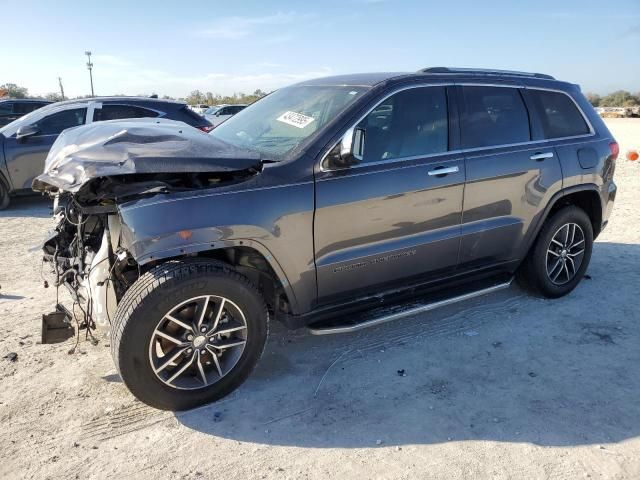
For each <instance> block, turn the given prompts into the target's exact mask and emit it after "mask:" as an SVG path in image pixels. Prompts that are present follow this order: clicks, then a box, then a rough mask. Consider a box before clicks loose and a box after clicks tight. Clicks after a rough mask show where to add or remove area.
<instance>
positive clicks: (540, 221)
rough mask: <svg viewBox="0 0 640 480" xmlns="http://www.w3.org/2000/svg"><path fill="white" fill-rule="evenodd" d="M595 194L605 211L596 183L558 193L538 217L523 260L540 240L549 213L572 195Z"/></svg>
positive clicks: (526, 244)
mask: <svg viewBox="0 0 640 480" xmlns="http://www.w3.org/2000/svg"><path fill="white" fill-rule="evenodd" d="M588 191H591V192H595V193H596V194H597V195H598V198H599V199H600V209H601V212H604V211H605V205H604V202H603V199H602V192H601V190H600V188H598V186H597V185H596V184H594V183H586V184H583V185H574V186H572V187H567V188H563V189H562V190H560V191H558V192H556V193H555V194H554V195H553V196H552V197H551V199H550V200H549V202H548V203H547V206H546V207H545V208H544V210H543V211H542V213H541V214H539V215H538V219H537V220H536V221H535V226H534V227H533V228H532V229H531V233H530V234H529V235H528V238H527V240H526V241H525V243H524V248H523V250H522V252H523V254H522V256H521V258H524V257H525V256H526V254H527V252H528V251H529V250H530V249H531V246H532V245H533V242H534V241H535V239H536V238H538V234H539V233H540V230H542V226H543V225H544V222H546V220H547V218H549V213H550V212H551V210H552V209H553V207H554V206H555V205H556V204H557V203H558V202H559V201H560V200H561V199H562V198H564V197H566V196H568V195H571V194H573V193H577V192H588ZM600 227H602V226H600Z"/></svg>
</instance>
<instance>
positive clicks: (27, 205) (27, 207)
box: [0, 195, 52, 218]
mask: <svg viewBox="0 0 640 480" xmlns="http://www.w3.org/2000/svg"><path fill="white" fill-rule="evenodd" d="M51 205H52V203H51V199H50V198H49V197H43V196H42V195H25V196H18V197H12V198H11V203H10V204H9V207H8V208H7V209H5V210H0V218H7V217H16V218H25V217H33V218H46V217H50V216H51Z"/></svg>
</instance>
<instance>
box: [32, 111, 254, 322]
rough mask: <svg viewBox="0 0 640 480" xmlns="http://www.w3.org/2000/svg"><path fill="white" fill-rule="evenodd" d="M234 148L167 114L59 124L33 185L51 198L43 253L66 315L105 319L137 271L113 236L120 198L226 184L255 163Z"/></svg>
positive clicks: (118, 230) (117, 233)
mask: <svg viewBox="0 0 640 480" xmlns="http://www.w3.org/2000/svg"><path fill="white" fill-rule="evenodd" d="M237 155H238V151H236V150H235V147H231V146H228V145H225V144H222V145H221V144H220V142H219V141H217V140H215V139H213V138H212V137H210V136H209V135H207V134H205V133H203V132H200V131H197V130H196V129H193V128H190V127H187V126H186V125H184V124H181V123H180V122H173V121H164V122H157V121H156V122H150V121H149V120H146V121H144V120H143V121H135V120H134V121H126V122H117V121H115V122H100V123H97V124H92V125H87V126H83V127H79V128H74V129H69V130H66V131H65V132H63V134H62V135H60V137H59V138H58V140H57V141H56V143H55V144H54V146H53V147H52V149H51V151H50V153H49V156H48V158H47V161H46V164H45V171H44V173H43V174H42V175H40V176H39V177H38V178H36V180H35V181H34V183H33V188H34V190H36V191H40V192H43V193H47V194H49V195H51V196H52V197H53V198H54V221H55V230H54V232H53V233H52V234H51V235H50V236H49V237H48V238H47V239H46V241H45V242H44V245H43V250H44V261H45V262H47V263H48V264H50V265H51V268H52V271H53V274H54V277H55V280H54V282H55V283H54V285H55V287H56V288H59V287H61V286H64V287H66V288H67V289H68V290H69V292H70V294H71V296H72V299H73V302H74V305H73V308H72V311H71V313H69V314H68V316H73V317H75V313H76V312H75V307H76V306H77V307H78V308H79V310H80V311H81V312H82V317H84V319H83V322H84V324H85V326H86V327H87V328H88V329H93V328H95V327H97V326H108V325H109V324H110V322H111V319H112V318H113V315H114V314H115V310H116V308H117V305H118V302H119V300H120V299H121V298H122V296H123V295H124V294H125V292H126V291H127V290H128V289H129V287H130V286H131V285H132V284H133V283H134V282H135V281H136V280H137V279H138V278H139V277H140V275H141V274H142V273H144V272H143V271H142V269H141V267H140V266H139V265H138V263H137V262H136V261H135V259H134V258H133V257H132V256H131V255H130V253H129V252H128V251H127V250H126V248H125V246H123V245H122V244H121V235H120V233H121V220H120V216H119V212H118V206H119V205H120V204H122V203H125V202H129V201H132V200H135V199H138V198H141V197H145V196H152V195H161V194H168V193H177V192H185V191H194V190H201V189H208V188H214V187H220V186H226V185H231V184H234V183H237V182H241V181H244V180H246V179H247V178H250V177H252V176H254V175H256V174H257V173H259V172H260V171H261V168H262V165H261V162H260V160H259V158H256V156H255V155H254V154H249V153H247V154H246V156H244V158H245V159H242V157H241V158H240V159H238V158H234V157H235V156H237ZM151 266H152V264H148V265H145V268H150V267H151ZM57 308H63V307H61V306H60V305H58V306H57ZM44 330H45V329H44V325H43V332H44Z"/></svg>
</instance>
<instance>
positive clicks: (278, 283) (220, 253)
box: [139, 239, 297, 313]
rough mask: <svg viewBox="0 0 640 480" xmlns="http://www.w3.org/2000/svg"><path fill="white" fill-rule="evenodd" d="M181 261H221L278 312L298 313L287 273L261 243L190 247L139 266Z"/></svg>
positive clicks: (150, 258)
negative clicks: (248, 281)
mask: <svg viewBox="0 0 640 480" xmlns="http://www.w3.org/2000/svg"><path fill="white" fill-rule="evenodd" d="M181 258H202V259H211V260H218V261H221V262H223V263H224V264H226V265H229V266H230V267H232V268H234V269H235V270H237V271H239V273H242V274H244V275H245V276H247V277H249V278H250V280H252V281H253V282H254V284H255V285H256V286H257V287H258V289H259V290H260V291H261V293H262V294H263V296H264V297H265V300H266V301H267V304H268V305H269V306H270V307H271V308H273V309H274V311H279V310H280V311H283V312H286V313H290V312H292V311H293V312H295V311H297V301H296V296H295V293H294V291H293V289H292V287H291V284H290V283H289V281H288V279H287V276H286V274H285V272H284V270H283V269H282V267H281V266H280V264H279V263H278V262H277V260H276V259H275V257H274V256H273V255H271V253H270V252H269V250H268V249H267V248H266V247H265V246H264V245H262V244H261V243H260V242H257V241H255V240H251V239H244V240H240V239H236V240H226V241H218V242H215V243H213V244H205V245H195V246H192V247H190V248H181V249H180V250H179V251H175V250H169V251H165V252H154V253H153V255H148V256H146V257H144V258H141V259H140V260H139V264H140V265H141V266H144V267H145V268H149V267H152V266H155V265H158V264H160V263H164V262H167V261H169V260H176V259H181Z"/></svg>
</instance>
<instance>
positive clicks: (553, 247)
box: [547, 223, 585, 285]
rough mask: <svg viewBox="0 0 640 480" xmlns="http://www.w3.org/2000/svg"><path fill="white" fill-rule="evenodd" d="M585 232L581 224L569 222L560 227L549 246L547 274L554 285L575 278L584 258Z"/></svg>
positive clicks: (562, 283)
mask: <svg viewBox="0 0 640 480" xmlns="http://www.w3.org/2000/svg"><path fill="white" fill-rule="evenodd" d="M584 252H585V245H584V232H583V231H582V228H580V225H578V224H576V223H567V224H565V225H563V226H562V227H560V228H559V229H558V230H557V231H556V233H555V235H554V236H553V238H551V242H550V243H549V245H548V247H547V276H548V277H549V280H551V283H553V284H554V285H564V284H566V283H569V282H570V281H571V280H573V279H574V278H575V276H576V274H577V273H578V271H579V270H580V266H581V265H582V259H583V258H584Z"/></svg>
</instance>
